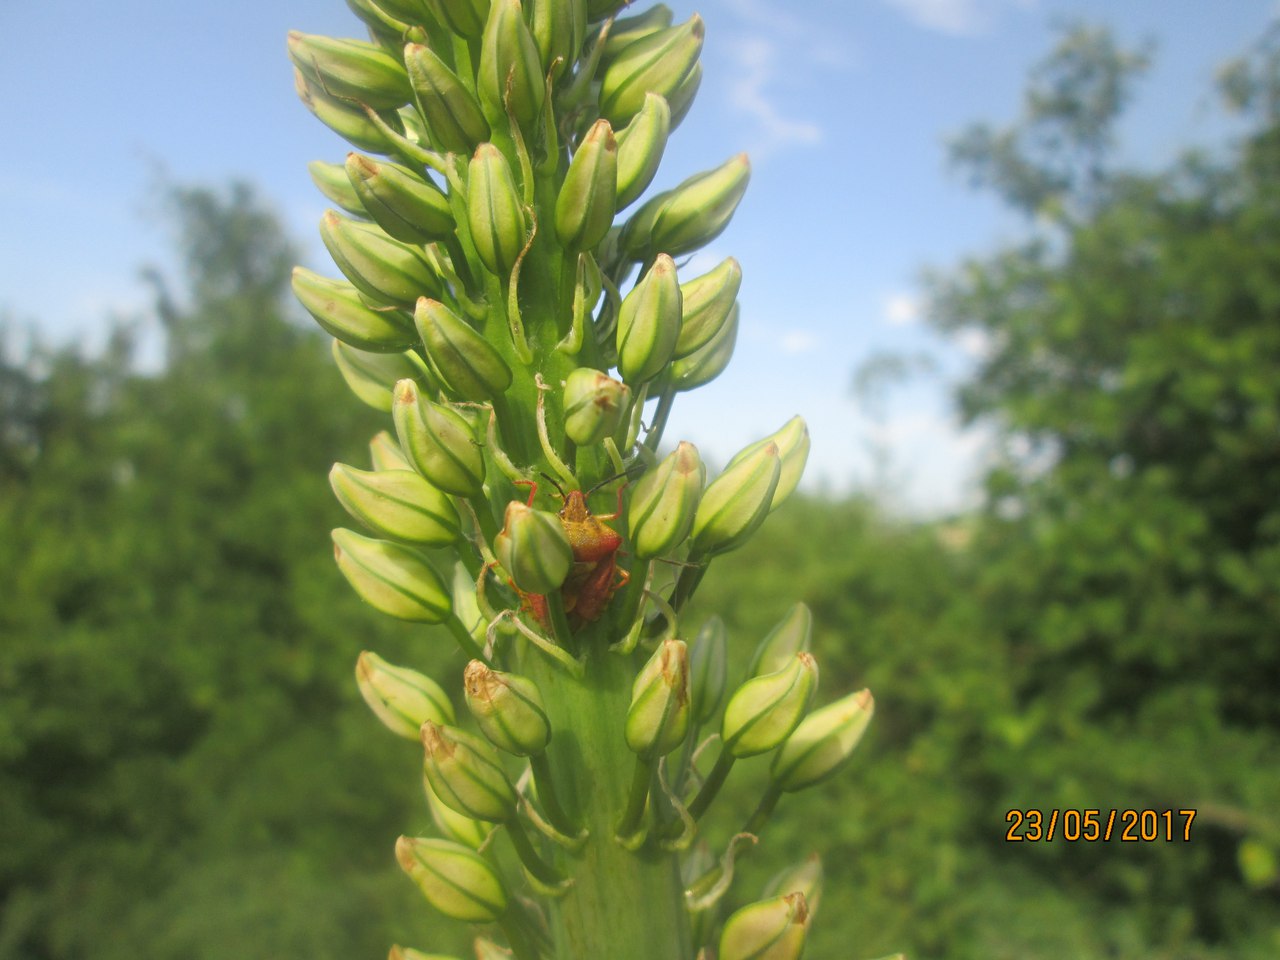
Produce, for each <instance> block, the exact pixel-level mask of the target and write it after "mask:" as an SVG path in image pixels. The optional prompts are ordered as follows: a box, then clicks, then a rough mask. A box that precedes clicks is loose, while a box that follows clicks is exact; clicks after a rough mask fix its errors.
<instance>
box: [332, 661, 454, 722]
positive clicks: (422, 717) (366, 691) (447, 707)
mask: <svg viewBox="0 0 1280 960" xmlns="http://www.w3.org/2000/svg"><path fill="white" fill-rule="evenodd" d="M356 686H357V687H359V689H360V695H361V696H362V697H364V702H365V703H367V704H368V705H369V709H370V710H372V711H373V712H374V714H375V715H376V716H377V718H378V719H379V720H381V721H382V723H383V724H384V725H385V726H386V728H387V729H388V730H390V731H391V732H392V733H395V734H398V735H399V736H402V737H404V738H406V739H408V740H417V739H418V737H419V732H418V731H419V730H420V729H421V727H422V725H423V724H424V723H426V722H427V721H428V720H431V721H433V722H435V723H453V704H452V703H450V702H449V697H448V696H447V695H446V694H445V692H444V691H443V690H441V689H440V685H439V684H438V683H436V682H435V681H434V680H432V679H431V678H430V677H428V676H426V675H425V674H421V673H419V672H418V671H416V670H410V669H409V668H407V667H397V666H395V665H394V664H390V663H387V661H385V660H383V659H382V658H381V657H380V656H378V655H377V654H376V653H370V652H369V651H368V650H365V651H364V652H363V653H361V654H360V656H359V657H358V658H357V659H356Z"/></svg>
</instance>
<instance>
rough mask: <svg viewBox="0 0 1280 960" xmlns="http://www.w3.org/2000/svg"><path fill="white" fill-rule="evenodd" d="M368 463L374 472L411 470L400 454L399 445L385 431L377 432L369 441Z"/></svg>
mask: <svg viewBox="0 0 1280 960" xmlns="http://www.w3.org/2000/svg"><path fill="white" fill-rule="evenodd" d="M369 462H370V463H371V464H372V465H373V469H375V470H412V469H413V467H411V466H410V465H409V461H408V460H406V459H405V458H404V454H403V453H401V452H400V444H399V443H398V442H397V441H396V438H395V437H393V436H392V435H391V434H390V433H388V432H387V431H386V430H379V431H378V432H377V433H375V434H374V435H373V439H371V440H370V441H369Z"/></svg>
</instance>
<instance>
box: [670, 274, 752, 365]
mask: <svg viewBox="0 0 1280 960" xmlns="http://www.w3.org/2000/svg"><path fill="white" fill-rule="evenodd" d="M741 286H742V267H741V266H739V265H738V261H737V260H735V259H734V258H733V257H727V258H726V259H725V260H723V261H722V262H721V263H720V265H719V266H717V267H716V268H715V269H713V270H710V271H708V272H707V273H704V274H703V275H702V276H700V277H694V278H693V279H692V280H688V281H686V282H685V283H682V284H680V297H681V304H682V306H683V310H682V313H681V321H680V339H679V340H677V341H676V352H675V355H676V356H677V357H687V356H688V355H689V354H691V353H693V352H694V351H695V350H697V349H698V348H699V347H702V346H705V345H706V344H707V343H708V342H710V341H711V339H712V338H713V337H715V335H716V334H717V333H719V332H720V329H721V328H722V327H723V326H724V325H725V323H726V322H727V321H728V319H729V314H730V313H732V312H733V306H734V302H735V301H736V300H737V299H738V290H739V288H741Z"/></svg>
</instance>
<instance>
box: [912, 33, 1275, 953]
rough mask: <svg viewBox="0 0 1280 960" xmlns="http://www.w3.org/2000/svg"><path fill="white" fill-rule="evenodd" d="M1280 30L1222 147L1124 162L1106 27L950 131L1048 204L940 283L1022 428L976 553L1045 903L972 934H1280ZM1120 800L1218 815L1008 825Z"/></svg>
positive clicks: (1178, 943)
mask: <svg viewBox="0 0 1280 960" xmlns="http://www.w3.org/2000/svg"><path fill="white" fill-rule="evenodd" d="M1278 36H1280V35H1277V34H1276V33H1272V34H1271V35H1269V36H1268V37H1266V38H1265V39H1264V40H1263V41H1262V43H1261V44H1260V45H1259V46H1258V48H1257V49H1256V50H1255V51H1254V52H1253V53H1252V54H1250V55H1249V56H1247V57H1245V58H1243V59H1242V60H1240V61H1238V62H1236V63H1234V64H1232V65H1231V66H1230V67H1229V68H1228V69H1227V70H1226V71H1225V72H1224V78H1225V82H1224V89H1225V91H1226V92H1227V94H1228V99H1229V102H1230V104H1231V105H1232V106H1234V107H1235V108H1236V109H1238V110H1239V111H1240V112H1241V114H1242V116H1243V118H1244V120H1245V125H1246V126H1247V131H1246V132H1245V134H1244V135H1243V137H1242V139H1241V140H1240V142H1239V143H1238V144H1237V145H1236V146H1235V147H1234V148H1233V149H1232V150H1231V151H1230V152H1229V153H1227V154H1226V155H1224V156H1212V155H1209V154H1207V153H1203V152H1200V153H1192V154H1189V155H1187V156H1185V157H1183V158H1181V159H1180V160H1178V161H1177V162H1176V163H1174V164H1173V165H1172V166H1170V167H1169V168H1168V169H1167V170H1164V171H1162V172H1159V173H1154V174H1149V173H1141V172H1134V171H1131V170H1126V169H1122V168H1120V167H1118V166H1117V165H1116V163H1115V162H1114V160H1113V157H1112V151H1111V149H1110V148H1111V145H1112V143H1113V140H1114V128H1115V123H1116V120H1117V119H1118V117H1119V116H1120V114H1121V112H1122V109H1123V106H1124V104H1125V102H1126V101H1127V99H1128V95H1129V91H1130V88H1131V82H1132V80H1133V79H1134V78H1135V76H1136V75H1137V74H1138V72H1140V70H1141V68H1142V67H1143V66H1144V65H1145V63H1146V59H1147V58H1146V55H1145V53H1141V52H1138V53H1134V52H1126V51H1124V50H1122V49H1120V48H1119V47H1118V46H1117V45H1116V44H1115V42H1114V41H1113V40H1112V38H1111V37H1110V36H1109V34H1108V33H1107V32H1105V31H1103V30H1095V29H1089V28H1084V27H1076V28H1072V29H1070V30H1068V31H1067V32H1066V33H1065V34H1064V36H1063V39H1062V41H1061V43H1060V45H1059V46H1058V48H1057V49H1056V50H1055V51H1054V53H1053V54H1052V55H1051V56H1050V57H1049V58H1048V60H1047V61H1046V62H1045V63H1044V65H1043V66H1042V67H1041V68H1039V69H1038V70H1037V71H1036V72H1035V73H1034V74H1033V76H1032V78H1031V83H1030V86H1029V89H1028V92H1027V96H1026V107H1025V112H1024V115H1023V117H1022V118H1021V119H1020V120H1019V121H1018V122H1016V123H1015V124H1013V125H1012V126H1010V127H1008V128H1007V129H1003V130H993V129H992V128H990V127H986V126H980V127H975V128H973V129H971V130H969V131H968V132H967V133H965V134H964V135H963V136H961V137H960V138H959V139H958V140H957V141H956V142H955V144H954V148H953V157H954V159H955V160H956V162H957V163H958V164H959V165H960V166H961V167H962V168H963V169H965V170H967V171H968V172H969V173H970V174H971V175H972V178H973V180H974V182H975V183H977V184H979V185H982V186H985V187H988V188H991V189H993V190H994V191H995V192H996V193H997V194H998V195H999V196H1000V197H1001V198H1002V199H1003V200H1004V201H1005V202H1006V203H1007V204H1008V205H1010V206H1011V207H1012V208H1013V209H1015V210H1018V211H1021V212H1023V213H1025V214H1027V215H1028V217H1029V218H1031V229H1030V238H1029V239H1028V240H1027V241H1026V242H1024V243H1021V244H1019V245H1016V246H1011V247H1008V248H1005V249H1002V250H999V251H997V252H996V253H994V254H991V255H984V256H981V257H975V258H972V259H969V260H967V261H965V262H964V263H963V264H962V265H961V266H960V267H959V268H958V269H955V270H953V271H950V272H948V273H945V274H936V275H935V276H934V277H933V278H932V283H931V306H930V315H931V319H932V322H933V323H934V324H935V325H936V326H937V327H938V328H940V329H942V330H944V331H947V332H950V333H956V332H961V331H965V332H970V333H972V332H975V331H976V332H977V333H978V334H979V335H980V336H981V341H982V342H983V343H984V344H985V345H986V349H985V353H984V355H983V356H982V357H981V359H980V361H979V362H978V364H977V368H976V370H975V371H974V372H973V374H972V376H971V377H970V378H969V380H968V382H967V383H966V384H965V385H964V386H963V388H962V390H961V392H960V401H961V405H962V408H963V411H964V413H965V415H966V416H967V417H968V418H969V419H970V420H976V419H979V418H981V419H984V420H986V421H988V422H990V423H991V424H993V425H994V426H995V427H996V429H997V430H998V432H999V435H1000V437H1001V439H1002V441H1003V455H1002V462H1001V463H1000V465H999V466H998V467H997V468H996V469H995V470H994V471H993V472H992V473H991V474H990V476H989V478H988V483H987V492H988V507H987V510H986V515H985V516H984V517H983V521H982V523H981V524H980V525H979V532H978V536H977V539H976V541H975V544H974V547H973V558H974V560H975V561H976V564H977V568H978V570H979V571H980V572H979V575H978V579H977V583H976V585H975V591H976V597H977V600H978V602H979V603H980V605H981V607H982V609H983V611H984V622H985V623H986V624H987V629H989V630H992V631H994V632H995V633H996V634H997V635H999V636H1000V637H1001V638H1003V642H1004V643H1005V644H1006V646H1007V657H1006V659H1005V661H1004V664H1003V669H1004V670H1006V671H1007V672H1006V674H1005V675H1004V676H1003V677H1001V678H998V679H994V678H993V683H994V684H997V685H999V686H1004V687H1007V689H1008V691H1009V694H1010V696H1011V706H1010V709H1009V710H1008V711H1006V712H1005V713H1004V714H1003V715H999V716H996V717H995V718H993V722H992V724H991V725H990V726H989V727H988V728H987V729H986V730H985V731H983V732H984V735H985V738H986V739H985V744H984V752H983V754H982V759H981V760H980V761H979V763H981V764H982V765H983V766H984V767H985V774H986V776H987V777H988V792H987V793H986V795H985V797H983V798H982V800H981V801H980V807H979V809H980V810H981V817H982V819H983V820H984V821H985V822H984V824H983V830H984V831H985V833H986V836H987V838H988V841H989V842H988V844H987V846H988V850H987V853H988V855H989V856H992V857H994V862H995V863H996V864H997V865H998V866H999V867H1000V869H1001V870H1006V871H1009V873H1008V874H1007V875H1006V876H1007V879H1005V880H1004V881H1003V882H1001V883H999V884H998V885H997V886H990V885H988V887H987V890H988V891H991V892H994V891H997V890H998V891H1000V902H999V903H998V905H997V906H996V907H995V909H996V910H998V911H999V913H1000V914H1002V915H1004V916H1005V917H1006V918H1009V917H1010V916H1012V915H1015V914H1016V915H1018V916H1020V917H1023V918H1025V919H1023V920H1021V921H1017V922H1014V921H1009V920H1007V921H1006V923H1005V924H1003V925H1000V924H998V923H991V924H989V925H988V927H987V928H986V929H987V937H988V939H987V940H986V941H985V942H983V943H980V944H979V945H978V946H979V948H980V952H979V953H978V954H976V955H980V956H983V957H991V958H999V957H1016V956H1026V955H1035V956H1068V955H1069V956H1073V957H1135V958H1136V957H1148V956H1165V957H1196V958H1202V957H1203V958H1208V957H1228V956H1230V957H1257V958H1262V957H1274V956H1277V955H1280V897H1278V894H1280V871H1278V870H1277V868H1276V864H1277V859H1278V853H1277V852H1278V851H1280V592H1278V591H1277V589H1276V588H1277V584H1280V376H1277V371H1280V216H1278V213H1280V112H1278V111H1277V104H1278V103H1280V96H1278V95H1277V91H1278V90H1280V43H1278ZM1112 807H1117V808H1121V809H1124V808H1132V809H1137V810H1142V809H1156V810H1165V809H1169V808H1172V809H1174V810H1179V809H1195V810H1197V811H1198V813H1197V816H1196V819H1195V821H1194V823H1193V825H1192V827H1191V840H1190V842H1189V843H1182V842H1179V841H1175V842H1172V843H1169V842H1160V843H1157V844H1144V843H1138V844H1123V845H1122V844H1119V843H1116V842H1115V841H1114V840H1113V842H1112V843H1110V844H1105V845H1102V844H1099V845H1089V844H1082V843H1081V844H1070V843H1063V842H1057V843H1052V844H1045V843H1038V844H1036V843H1021V844H1013V843H1010V844H1005V841H1004V839H1003V837H1004V830H1003V827H1002V824H1003V815H1004V811H1005V810H1007V809H1010V808H1018V809H1028V808H1035V809H1043V810H1046V811H1047V810H1049V809H1051V808H1075V809H1079V808H1102V809H1103V810H1104V811H1105V810H1106V809H1108V808H1112ZM1104 816H1105V815H1104ZM1180 835H1181V831H1180V830H1179V837H1180ZM989 879H990V880H994V879H995V878H994V877H992V878H989ZM1050 899H1052V900H1054V901H1056V905H1055V906H1050V905H1049V900H1050ZM993 919H994V916H993ZM1064 930H1073V931H1074V936H1075V938H1074V939H1067V940H1063V939H1062V937H1061V934H1062V931H1064ZM1050 931H1052V932H1050ZM1054 943H1058V944H1060V945H1061V946H1058V947H1055V946H1053V944H1054ZM1064 951H1065V952H1064Z"/></svg>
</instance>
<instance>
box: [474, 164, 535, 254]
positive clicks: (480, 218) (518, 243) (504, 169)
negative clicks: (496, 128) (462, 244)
mask: <svg viewBox="0 0 1280 960" xmlns="http://www.w3.org/2000/svg"><path fill="white" fill-rule="evenodd" d="M467 185H468V190H467V222H468V223H469V225H470V227H471V240H472V242H473V243H474V244H475V248H476V253H477V254H479V256H480V259H481V260H482V261H483V262H484V265H485V266H486V267H488V268H489V270H490V271H491V272H492V273H495V274H497V275H498V276H499V277H504V278H505V277H507V276H508V275H509V274H510V273H511V268H512V267H513V266H514V265H515V262H516V257H518V256H519V255H520V251H521V250H523V249H524V242H525V230H526V225H525V216H524V207H523V205H522V203H521V200H520V193H519V191H518V190H516V181H515V178H514V177H513V176H512V175H511V166H510V164H508V163H507V158H506V157H504V156H503V155H502V151H500V150H499V149H498V148H497V147H495V146H494V145H493V144H491V143H482V144H480V146H479V147H477V148H476V152H475V155H474V156H473V157H472V158H471V165H470V167H468V174H467Z"/></svg>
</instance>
